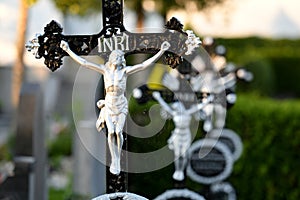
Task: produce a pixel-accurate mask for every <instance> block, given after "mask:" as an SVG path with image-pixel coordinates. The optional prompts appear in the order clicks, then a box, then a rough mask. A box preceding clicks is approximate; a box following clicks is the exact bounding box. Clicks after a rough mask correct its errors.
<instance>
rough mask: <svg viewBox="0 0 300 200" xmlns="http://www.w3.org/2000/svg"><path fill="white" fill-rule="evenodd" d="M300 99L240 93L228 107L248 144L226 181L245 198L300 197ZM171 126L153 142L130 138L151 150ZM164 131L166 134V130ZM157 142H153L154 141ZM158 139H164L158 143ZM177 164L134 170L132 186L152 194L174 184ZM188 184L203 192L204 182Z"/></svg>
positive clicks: (134, 146)
mask: <svg viewBox="0 0 300 200" xmlns="http://www.w3.org/2000/svg"><path fill="white" fill-rule="evenodd" d="M299 119H300V101H297V100H273V99H269V98H263V97H259V96H255V95H246V94H238V101H237V103H236V105H235V106H234V107H233V108H232V109H231V110H229V111H228V115H227V119H226V120H227V123H226V124H227V127H228V128H230V129H232V130H234V131H235V132H236V133H238V134H239V135H240V137H241V138H242V141H243V144H244V150H243V154H242V156H241V158H240V159H239V160H237V161H236V163H235V165H234V170H233V173H232V174H231V176H230V177H229V179H228V180H227V181H229V182H230V183H231V184H232V185H233V187H234V188H235V189H236V192H237V196H238V199H243V200H247V199H249V200H253V199H255V200H260V199H261V200H274V199H276V200H280V199H282V200H284V199H289V200H298V199H300V190H299V188H300V179H299V177H300V170H299V169H300V159H299V155H298V154H299V152H300V123H299ZM171 128H172V125H171V124H170V123H169V122H168V123H167V124H166V127H165V129H163V130H162V132H161V133H159V136H158V137H157V138H160V139H157V138H156V139H153V140H152V141H147V140H145V139H143V141H137V140H135V141H130V143H129V147H130V146H131V148H132V149H134V151H136V152H139V149H140V150H142V151H146V149H147V146H148V147H150V148H149V149H151V148H153V146H157V145H158V146H159V145H162V144H163V143H166V139H167V137H168V133H169V131H170V130H171ZM163 131H165V133H163ZM151 143H152V144H151ZM157 143H159V144H157ZM173 172H174V166H173V164H170V165H169V166H167V167H165V168H163V169H161V170H158V171H154V172H150V173H146V174H130V175H129V178H128V180H129V186H128V187H129V191H131V192H135V193H137V194H140V195H144V196H145V197H148V198H150V199H153V198H154V197H156V196H157V195H158V194H161V193H163V192H164V191H165V190H167V189H171V188H173V187H174V182H173V180H172V173H173ZM186 187H188V188H189V189H191V190H193V191H196V192H200V191H201V190H203V189H205V188H204V187H203V185H201V184H198V183H195V182H193V181H191V180H190V179H187V182H186Z"/></svg>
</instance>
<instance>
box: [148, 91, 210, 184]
mask: <svg viewBox="0 0 300 200" xmlns="http://www.w3.org/2000/svg"><path fill="white" fill-rule="evenodd" d="M152 96H153V98H154V99H156V100H157V101H158V103H159V104H160V105H161V107H162V108H163V109H164V110H165V111H166V112H167V113H169V114H170V115H171V116H172V119H173V122H174V125H175V129H174V130H173V131H172V135H171V137H170V138H169V139H168V146H169V148H170V149H171V150H173V151H174V160H175V161H174V162H175V172H174V174H173V179H175V180H177V181H182V180H183V179H184V169H185V166H186V163H187V156H186V154H187V150H188V149H189V147H190V145H191V131H190V124H191V119H192V114H194V113H196V112H198V111H199V110H201V109H203V108H204V107H205V106H206V105H207V104H208V103H210V102H211V101H212V100H213V99H212V98H213V96H209V97H208V98H206V99H204V100H203V102H202V103H199V104H196V105H193V106H191V108H189V109H186V108H185V107H184V105H183V103H181V102H180V101H178V102H175V103H173V104H172V106H169V105H168V104H167V103H166V102H165V101H164V100H163V98H162V97H161V95H160V93H159V92H153V94H152Z"/></svg>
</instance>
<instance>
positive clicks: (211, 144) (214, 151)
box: [187, 138, 233, 185]
mask: <svg viewBox="0 0 300 200" xmlns="http://www.w3.org/2000/svg"><path fill="white" fill-rule="evenodd" d="M189 157H190V162H189V164H188V167H187V175H188V176H189V177H190V178H191V179H192V180H194V181H196V182H198V183H202V184H208V185H209V184H212V183H216V182H219V181H222V180H224V179H226V178H227V177H228V176H229V175H230V173H231V171H232V166H233V158H232V156H231V152H230V150H229V149H228V147H227V146H225V145H224V144H222V143H221V142H218V141H217V140H215V139H207V138H205V139H200V140H198V141H196V142H195V143H193V144H192V145H191V147H190V149H189Z"/></svg>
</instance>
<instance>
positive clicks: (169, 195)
mask: <svg viewBox="0 0 300 200" xmlns="http://www.w3.org/2000/svg"><path fill="white" fill-rule="evenodd" d="M154 200H205V199H204V198H203V197H202V196H201V195H200V194H198V193H196V192H193V191H191V190H188V189H173V190H167V191H166V192H164V193H163V194H161V195H159V196H158V197H156V198H155V199H154Z"/></svg>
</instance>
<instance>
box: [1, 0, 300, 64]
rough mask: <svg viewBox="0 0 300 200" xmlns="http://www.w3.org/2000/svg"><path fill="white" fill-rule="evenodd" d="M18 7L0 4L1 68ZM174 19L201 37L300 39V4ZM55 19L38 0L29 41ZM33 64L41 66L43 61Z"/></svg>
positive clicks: (244, 0)
mask: <svg viewBox="0 0 300 200" xmlns="http://www.w3.org/2000/svg"><path fill="white" fill-rule="evenodd" d="M148 1H151V0H148ZM18 3H19V0H1V1H0V66H6V65H11V64H12V63H13V62H14V57H15V42H16V30H17V19H18ZM132 16H134V15H133V14H132V13H130V12H127V13H125V17H124V18H125V22H126V23H125V27H126V28H127V27H128V30H131V29H133V26H134V21H135V20H134V18H133V17H132ZM149 16H150V17H149V19H148V20H147V23H145V24H146V26H148V27H153V28H159V27H160V26H161V25H160V24H162V23H163V20H162V19H160V18H159V17H158V16H157V15H155V14H152V15H149ZM171 16H175V17H177V18H178V19H179V20H180V21H181V22H182V23H183V24H189V25H192V27H193V29H194V31H195V32H196V33H198V34H200V37H202V36H216V37H245V36H261V37H272V38H300V1H299V0H229V1H227V3H226V6H225V7H224V6H223V7H217V8H215V9H213V10H212V11H210V12H196V11H195V9H193V5H192V4H191V5H190V8H189V11H188V13H187V12H183V11H178V10H177V11H173V10H172V11H170V12H169V15H168V18H170V17H171ZM94 17H95V16H94ZM97 18H100V17H99V16H97ZM52 19H54V20H56V21H58V22H62V21H63V18H62V15H61V13H60V12H59V11H57V10H56V9H55V6H54V5H53V4H52V2H51V1H50V0H39V1H38V3H37V4H35V5H34V6H33V7H32V8H31V9H30V15H29V22H28V32H27V36H26V37H27V38H28V39H27V40H29V39H32V38H33V37H34V35H35V34H36V33H41V32H43V28H44V26H45V25H46V24H47V23H49V22H50V21H51V20H52ZM76 21H77V22H78V23H81V24H83V25H84V26H85V28H82V27H81V26H79V27H78V25H75V28H74V29H72V27H71V28H68V30H69V31H71V32H72V31H74V32H75V31H77V32H78V34H87V33H95V31H96V32H98V31H99V29H101V27H100V25H98V26H96V27H95V25H93V24H92V21H95V20H87V21H84V20H83V19H79V20H78V19H76ZM98 21H99V20H98ZM98 21H97V20H96V23H98V24H99V22H98ZM152 22H156V23H155V24H153V23H152ZM89 27H91V28H89ZM77 32H76V33H77ZM65 34H66V33H65ZM27 54H28V53H26V55H25V58H26V59H25V60H26V62H27V63H33V59H34V56H32V55H31V56H28V55H27ZM34 63H35V64H36V63H39V64H40V63H41V61H39V62H37V61H34Z"/></svg>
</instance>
